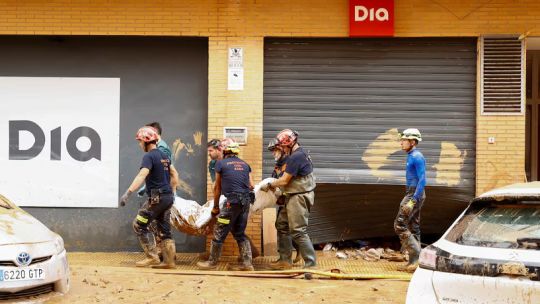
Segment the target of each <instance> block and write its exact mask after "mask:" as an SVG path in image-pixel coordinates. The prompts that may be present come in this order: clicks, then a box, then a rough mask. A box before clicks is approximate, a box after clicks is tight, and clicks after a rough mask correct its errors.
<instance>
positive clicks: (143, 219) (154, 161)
mask: <svg viewBox="0 0 540 304" xmlns="http://www.w3.org/2000/svg"><path fill="white" fill-rule="evenodd" d="M135 138H136V139H137V140H138V141H139V146H140V148H141V149H142V150H143V151H144V152H145V154H144V157H143V159H142V163H141V165H140V171H139V173H138V174H137V176H136V177H135V178H134V179H133V182H132V183H131V185H130V186H129V188H128V189H127V190H126V192H125V193H124V194H123V195H122V197H121V198H120V205H121V206H125V205H126V203H127V202H128V200H129V196H130V195H131V194H132V193H133V192H135V191H136V190H137V189H139V187H140V186H141V185H142V184H143V183H144V182H145V183H146V194H147V195H148V200H147V202H146V203H145V204H144V205H143V206H142V207H141V208H140V209H139V211H138V212H137V217H136V218H135V220H134V221H133V230H134V231H135V233H136V234H137V237H138V238H139V242H140V243H141V246H142V248H143V250H144V254H145V259H143V260H141V261H138V262H137V263H135V264H136V266H138V267H145V266H152V267H154V268H165V269H172V268H175V255H176V248H175V243H174V240H173V239H172V233H171V223H170V217H171V211H170V209H171V206H172V205H173V202H174V196H173V187H174V185H173V183H174V180H176V179H177V176H175V175H176V172H174V171H172V170H171V159H170V158H169V156H168V155H167V154H165V153H164V152H163V151H161V150H160V149H158V148H157V142H158V139H159V136H158V133H157V130H156V129H154V128H153V127H150V126H144V127H142V128H140V129H139V131H138V132H137V134H136V137H135ZM154 220H155V221H156V224H157V230H158V232H159V235H160V236H161V239H162V242H161V245H162V248H161V249H162V252H163V263H161V264H160V260H159V256H158V251H157V245H156V240H155V238H154V235H153V234H152V232H151V231H150V230H149V229H148V228H149V227H148V226H149V224H150V223H151V222H152V221H154Z"/></svg>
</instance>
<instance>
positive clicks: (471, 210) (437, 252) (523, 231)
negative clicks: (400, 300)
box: [407, 182, 540, 304]
mask: <svg viewBox="0 0 540 304" xmlns="http://www.w3.org/2000/svg"><path fill="white" fill-rule="evenodd" d="M407 303H409V304H418V303H430V304H431V303H540V182H532V183H523V184H514V185H511V186H508V187H504V188H500V189H496V190H493V191H489V192H487V193H485V194H483V195H481V196H479V197H477V198H475V199H474V200H472V202H471V204H469V206H468V207H467V209H466V210H465V211H464V212H463V213H462V214H461V216H460V217H459V218H458V219H457V220H456V221H455V222H454V223H453V224H452V226H451V227H450V228H449V229H448V231H446V233H445V234H444V235H443V236H442V238H441V239H440V240H438V241H437V242H435V243H434V244H433V245H430V246H428V247H426V248H425V249H423V250H422V252H421V253H420V267H419V268H418V269H417V270H416V271H415V273H414V275H413V277H412V280H411V282H410V284H409V289H408V292H407Z"/></svg>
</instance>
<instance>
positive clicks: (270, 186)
mask: <svg viewBox="0 0 540 304" xmlns="http://www.w3.org/2000/svg"><path fill="white" fill-rule="evenodd" d="M272 188H273V187H272V184H270V183H266V184H264V185H262V186H261V188H260V189H259V190H261V191H264V192H268V190H270V189H272Z"/></svg>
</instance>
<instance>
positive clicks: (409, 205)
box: [402, 198, 416, 214]
mask: <svg viewBox="0 0 540 304" xmlns="http://www.w3.org/2000/svg"><path fill="white" fill-rule="evenodd" d="M415 205H416V200H415V199H414V198H411V199H409V201H408V202H407V203H405V204H404V205H403V207H402V208H403V212H405V214H411V212H412V211H413V209H414V206H415Z"/></svg>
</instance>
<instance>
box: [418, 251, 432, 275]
mask: <svg viewBox="0 0 540 304" xmlns="http://www.w3.org/2000/svg"><path fill="white" fill-rule="evenodd" d="M418 264H419V266H420V267H421V268H425V269H430V270H435V269H436V268H437V251H436V250H435V249H433V247H426V248H424V249H422V251H420V260H419V261H418Z"/></svg>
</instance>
